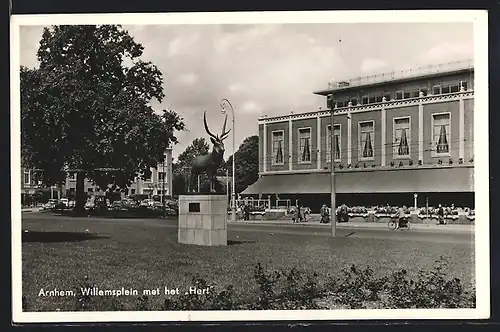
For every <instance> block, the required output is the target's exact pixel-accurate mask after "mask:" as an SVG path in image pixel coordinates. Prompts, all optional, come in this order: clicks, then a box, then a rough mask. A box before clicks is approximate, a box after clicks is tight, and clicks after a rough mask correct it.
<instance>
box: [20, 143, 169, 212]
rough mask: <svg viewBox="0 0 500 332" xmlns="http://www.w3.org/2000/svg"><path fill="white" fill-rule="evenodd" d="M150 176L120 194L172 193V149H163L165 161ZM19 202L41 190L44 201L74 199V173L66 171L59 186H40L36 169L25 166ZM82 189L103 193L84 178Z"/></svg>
mask: <svg viewBox="0 0 500 332" xmlns="http://www.w3.org/2000/svg"><path fill="white" fill-rule="evenodd" d="M151 172H152V174H151V177H150V178H149V179H147V180H142V179H136V180H135V181H134V183H132V184H131V185H130V187H129V188H128V190H127V192H126V193H121V196H122V197H123V196H133V195H136V194H138V195H147V196H148V197H153V196H157V195H158V196H162V194H163V191H164V193H165V196H170V195H171V193H172V149H171V148H169V149H167V150H166V151H165V162H164V163H160V164H158V166H157V168H156V169H155V168H152V169H151ZM21 174H22V176H21V203H22V205H27V204H30V203H32V202H34V199H33V196H34V195H35V194H37V193H40V195H41V193H42V192H43V197H44V199H41V201H46V200H47V199H49V198H55V199H57V198H62V197H68V198H70V199H74V197H75V195H76V173H68V176H67V178H66V182H65V183H64V185H61V186H54V187H52V188H46V187H44V186H42V183H41V181H40V180H39V178H38V177H37V171H36V170H30V169H27V168H22V169H21ZM84 191H85V193H87V195H88V196H93V195H96V194H97V195H104V192H103V191H102V190H99V187H97V186H96V185H95V184H94V183H93V182H91V181H89V180H87V179H85V182H84Z"/></svg>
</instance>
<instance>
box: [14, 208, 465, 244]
mask: <svg viewBox="0 0 500 332" xmlns="http://www.w3.org/2000/svg"><path fill="white" fill-rule="evenodd" d="M22 218H23V219H25V220H31V221H34V220H38V221H40V222H43V221H44V220H47V219H52V220H54V219H57V220H60V221H61V222H64V223H78V222H79V221H81V219H84V220H86V222H85V224H86V225H89V223H94V222H95V223H107V224H116V225H138V226H149V227H167V228H176V227H177V219H174V218H172V219H135V218H130V219H117V218H94V217H92V218H74V217H66V216H55V215H51V214H48V213H23V216H22ZM86 227H88V226H86ZM82 231H83V230H82ZM90 231H91V230H90ZM228 231H229V234H228V235H229V237H232V236H235V237H236V236H238V234H239V233H247V234H246V236H247V237H248V235H250V234H248V233H255V236H256V237H258V234H260V233H268V234H271V233H272V234H274V235H278V234H289V235H301V236H304V235H306V236H324V237H328V236H330V234H331V226H330V225H329V224H327V225H324V224H319V223H301V224H291V223H289V222H283V221H275V222H274V223H273V222H272V221H267V222H265V223H257V222H241V221H240V222H235V223H232V222H230V223H228ZM337 236H339V237H350V238H378V239H393V240H398V241H409V240H411V241H423V242H437V243H454V244H463V245H469V246H470V245H473V244H474V228H473V227H471V226H468V225H446V226H437V225H420V224H417V225H412V229H411V230H408V231H407V230H399V231H391V230H389V229H388V228H387V225H386V224H385V223H381V224H362V223H358V224H354V223H342V224H338V227H337Z"/></svg>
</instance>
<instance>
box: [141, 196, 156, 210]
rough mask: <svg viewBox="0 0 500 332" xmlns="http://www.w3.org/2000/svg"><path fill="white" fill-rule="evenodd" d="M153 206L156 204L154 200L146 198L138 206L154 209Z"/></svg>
mask: <svg viewBox="0 0 500 332" xmlns="http://www.w3.org/2000/svg"><path fill="white" fill-rule="evenodd" d="M155 204H156V202H155V200H154V199H151V198H147V199H144V200H142V201H141V203H140V204H139V206H143V207H149V208H151V207H154V206H155Z"/></svg>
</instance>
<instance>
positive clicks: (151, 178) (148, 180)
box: [144, 172, 153, 182]
mask: <svg viewBox="0 0 500 332" xmlns="http://www.w3.org/2000/svg"><path fill="white" fill-rule="evenodd" d="M144 182H153V172H151V174H150V175H149V177H147V178H145V179H144Z"/></svg>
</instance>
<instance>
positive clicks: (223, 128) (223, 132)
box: [220, 114, 231, 140]
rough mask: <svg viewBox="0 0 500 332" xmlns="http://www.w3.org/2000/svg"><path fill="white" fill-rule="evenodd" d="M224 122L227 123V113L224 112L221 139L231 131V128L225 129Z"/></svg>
mask: <svg viewBox="0 0 500 332" xmlns="http://www.w3.org/2000/svg"><path fill="white" fill-rule="evenodd" d="M226 124H227V114H226V117H225V118H224V125H223V126H222V134H221V135H220V139H221V140H223V139H225V138H226V137H227V135H228V134H229V132H230V131H231V129H229V130H228V131H226Z"/></svg>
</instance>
